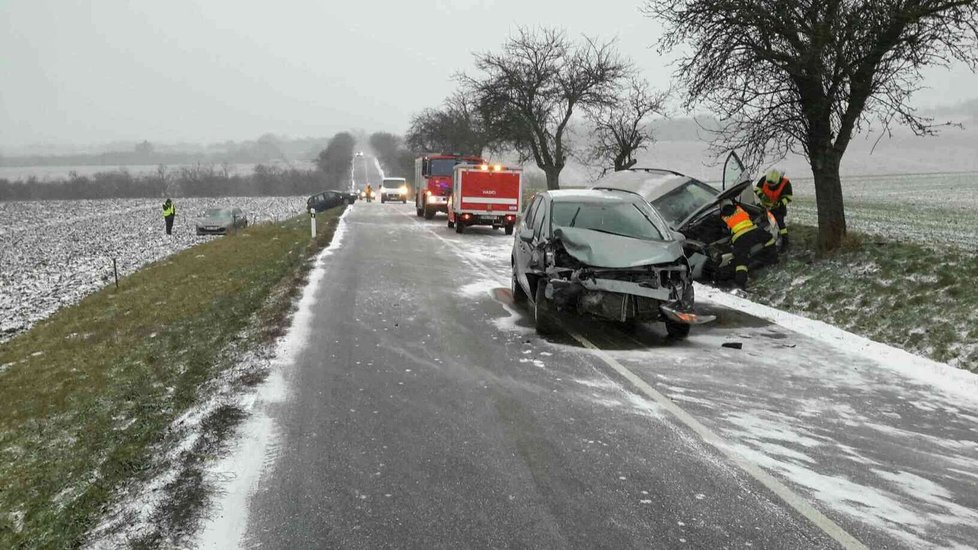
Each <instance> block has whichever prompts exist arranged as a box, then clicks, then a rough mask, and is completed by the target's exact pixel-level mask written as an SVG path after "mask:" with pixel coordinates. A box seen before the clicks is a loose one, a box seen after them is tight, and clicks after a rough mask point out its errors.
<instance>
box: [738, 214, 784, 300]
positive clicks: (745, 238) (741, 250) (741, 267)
mask: <svg viewBox="0 0 978 550" xmlns="http://www.w3.org/2000/svg"><path fill="white" fill-rule="evenodd" d="M758 245H760V246H763V248H761V250H760V251H759V252H757V253H755V254H754V257H753V259H754V260H757V261H759V262H760V263H764V264H767V263H771V262H773V261H774V260H775V259H776V258H777V251H776V250H775V248H774V239H772V238H771V234H770V233H768V232H767V231H762V230H761V229H758V228H757V227H755V228H754V229H751V230H750V231H748V232H747V233H744V234H743V235H741V236H740V237H738V238H737V240H736V241H734V242H733V255H734V281H735V282H736V283H737V286H739V287H741V288H746V287H747V274H748V266H749V265H750V261H751V253H750V252H751V249H752V248H754V247H756V246H758Z"/></svg>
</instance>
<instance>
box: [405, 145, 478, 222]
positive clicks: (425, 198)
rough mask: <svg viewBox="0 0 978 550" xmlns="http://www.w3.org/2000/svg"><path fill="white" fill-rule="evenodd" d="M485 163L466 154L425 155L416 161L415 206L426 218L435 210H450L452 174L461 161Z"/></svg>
mask: <svg viewBox="0 0 978 550" xmlns="http://www.w3.org/2000/svg"><path fill="white" fill-rule="evenodd" d="M462 162H465V163H471V164H479V165H481V164H483V163H484V162H485V160H483V159H482V158H481V157H476V156H465V155H425V156H423V157H419V158H417V159H415V161H414V206H415V209H416V210H417V213H418V216H424V218H425V219H426V220H430V219H431V218H434V217H435V212H447V211H448V195H450V194H451V192H452V174H453V171H454V170H455V165H456V164H459V163H462Z"/></svg>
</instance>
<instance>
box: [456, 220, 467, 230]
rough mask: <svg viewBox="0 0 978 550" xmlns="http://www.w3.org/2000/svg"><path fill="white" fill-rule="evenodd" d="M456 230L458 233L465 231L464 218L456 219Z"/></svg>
mask: <svg viewBox="0 0 978 550" xmlns="http://www.w3.org/2000/svg"><path fill="white" fill-rule="evenodd" d="M455 232H456V233H465V222H463V221H462V220H458V221H456V222H455Z"/></svg>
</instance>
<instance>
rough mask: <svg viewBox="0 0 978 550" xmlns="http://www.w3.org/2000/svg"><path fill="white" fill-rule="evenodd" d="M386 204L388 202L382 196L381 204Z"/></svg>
mask: <svg viewBox="0 0 978 550" xmlns="http://www.w3.org/2000/svg"><path fill="white" fill-rule="evenodd" d="M385 202H387V200H385V199H384V196H383V195H381V196H380V204H384V203H385Z"/></svg>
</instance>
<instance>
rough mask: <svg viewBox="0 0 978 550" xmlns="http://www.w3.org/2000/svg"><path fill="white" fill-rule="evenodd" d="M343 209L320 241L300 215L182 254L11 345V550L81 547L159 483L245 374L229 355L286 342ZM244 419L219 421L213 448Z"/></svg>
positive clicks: (4, 352) (5, 488)
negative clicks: (159, 458)
mask: <svg viewBox="0 0 978 550" xmlns="http://www.w3.org/2000/svg"><path fill="white" fill-rule="evenodd" d="M342 210H343V209H342V208H337V209H333V210H331V211H329V212H326V213H323V214H320V216H319V224H318V225H319V233H318V235H317V238H316V239H315V240H314V241H311V240H310V238H309V225H308V224H309V221H308V217H307V216H305V215H302V216H297V217H296V218H293V219H291V220H289V221H286V222H282V223H276V224H265V225H258V226H254V227H250V228H248V229H247V230H245V231H242V232H240V233H238V234H237V235H234V236H231V237H227V238H221V239H216V240H213V241H210V242H208V243H205V244H202V245H199V246H195V247H193V248H190V249H187V250H184V251H182V252H180V253H177V254H175V255H173V256H171V257H169V258H167V259H165V260H162V261H160V262H157V263H155V264H152V265H150V266H148V267H146V268H144V269H142V270H140V271H139V272H137V273H135V274H133V275H131V276H129V277H126V278H125V279H123V280H121V281H120V287H119V289H115V288H114V287H107V288H104V289H102V290H101V291H99V292H97V293H95V294H92V295H91V296H88V297H87V298H85V299H84V300H82V301H81V302H80V303H79V304H77V305H75V306H72V307H68V308H65V309H62V310H60V311H58V312H57V313H56V314H54V315H53V316H51V317H50V318H49V319H47V320H45V321H44V322H42V323H40V324H38V325H37V326H35V327H34V328H33V329H32V330H30V331H29V332H27V333H25V334H23V335H21V336H19V337H17V338H15V339H13V340H10V341H8V342H6V343H4V344H0V365H3V366H2V367H0V395H2V396H3V399H0V548H70V547H77V546H79V545H81V544H82V543H83V542H84V541H85V536H86V533H88V532H89V530H91V529H92V528H93V527H94V526H95V524H96V522H98V521H99V518H100V516H101V514H103V513H104V512H105V511H106V510H107V509H108V508H109V507H110V506H111V505H112V503H113V498H114V496H116V495H117V494H118V489H119V488H120V487H121V486H122V485H123V484H125V483H126V482H129V481H132V480H136V479H143V478H147V477H148V476H151V475H152V474H153V473H154V472H152V471H150V470H151V469H152V468H153V464H154V456H153V455H154V452H159V451H160V448H161V447H162V446H163V444H164V443H166V442H167V441H168V433H169V432H170V431H171V430H170V427H171V425H172V424H173V423H174V421H175V420H176V419H177V418H178V417H180V416H181V414H183V413H185V412H186V411H188V410H190V409H191V408H192V407H193V406H194V405H195V404H197V403H199V402H200V401H201V400H203V399H205V398H206V397H207V396H206V395H205V394H206V392H207V388H208V387H209V385H208V382H209V381H212V380H213V379H215V378H216V377H218V376H220V375H221V374H222V373H223V372H225V371H226V370H228V369H229V368H231V367H232V366H233V358H232V357H229V355H228V353H226V350H227V349H228V348H229V347H233V348H239V349H241V348H247V347H249V346H251V345H255V346H257V345H261V344H262V343H267V342H270V341H272V340H274V338H276V337H277V336H279V335H280V334H282V332H283V331H284V330H285V326H286V322H287V318H288V315H289V312H290V310H291V308H292V305H293V299H294V297H295V295H296V294H297V293H298V292H299V290H300V289H301V286H302V283H303V281H304V279H305V275H306V273H307V271H308V268H309V266H310V261H309V260H310V259H311V257H312V256H313V255H314V254H315V253H316V252H317V251H318V250H319V249H321V248H322V247H324V246H325V245H326V244H328V243H329V241H330V239H331V238H332V235H333V231H334V229H335V228H336V224H337V220H338V218H339V215H340V214H341V213H342ZM249 327H253V328H255V330H247V329H248V328H249ZM242 338H244V339H245V340H246V341H245V342H242ZM244 376H245V377H246V378H247V379H242V380H241V381H240V382H241V384H242V385H248V384H251V383H254V382H256V381H257V380H254V379H251V378H254V377H255V373H253V372H252V373H246V374H245V375H244ZM249 377H250V378H249ZM238 420H240V415H238V414H236V413H235V411H228V410H219V411H216V414H215V415H214V417H213V418H211V419H208V420H206V421H205V422H204V423H203V424H204V425H203V427H204V429H205V431H207V432H208V434H209V435H208V436H207V437H204V438H203V439H204V440H210V439H213V438H214V437H216V438H218V439H220V437H221V436H222V434H227V433H229V432H230V428H231V427H233V425H234V424H235V423H236V422H237V421H238ZM210 428H214V429H213V430H211V429H210ZM197 446H198V447H199V448H200V449H199V450H201V451H204V452H206V451H212V450H213V449H214V448H215V445H213V444H212V445H204V446H203V447H201V446H200V445H199V444H198V445H197ZM205 447H206V448H205ZM178 489H179V488H178ZM186 497H187V503H188V504H195V503H196V504H198V505H199V502H197V501H200V500H201V497H200V494H199V493H194V491H193V489H192V487H191V488H190V489H189V494H188V495H186ZM178 519H179V518H178ZM184 519H185V520H186V518H184Z"/></svg>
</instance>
